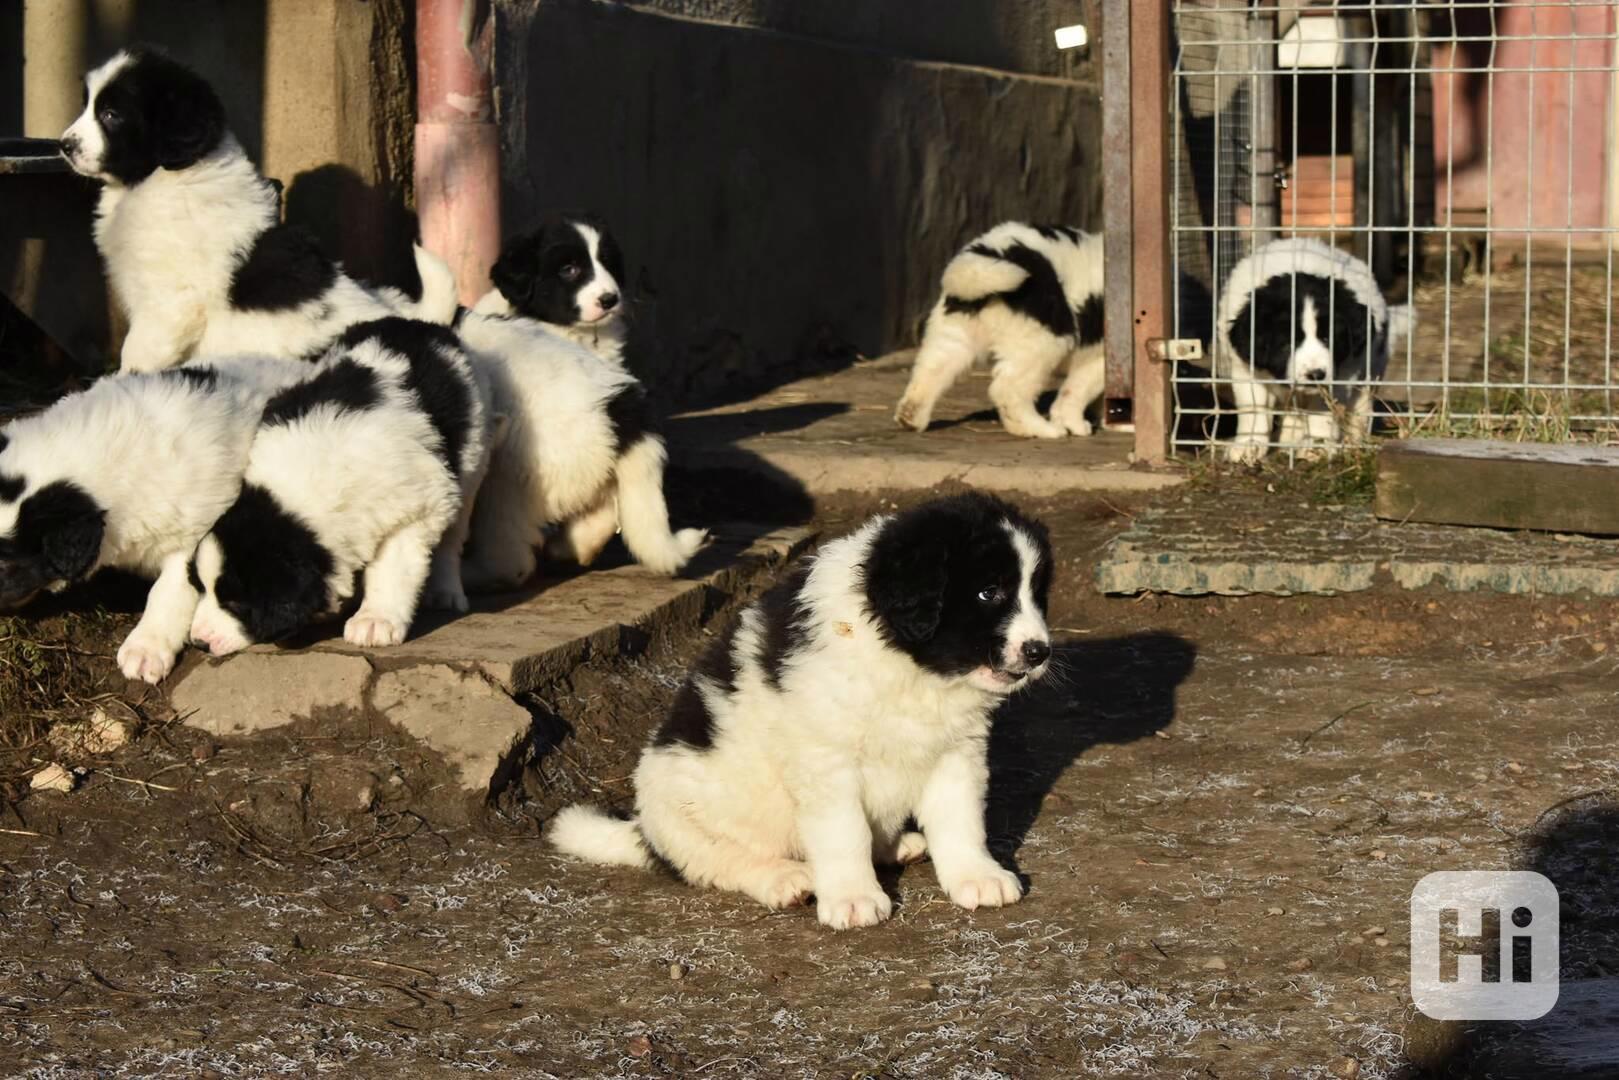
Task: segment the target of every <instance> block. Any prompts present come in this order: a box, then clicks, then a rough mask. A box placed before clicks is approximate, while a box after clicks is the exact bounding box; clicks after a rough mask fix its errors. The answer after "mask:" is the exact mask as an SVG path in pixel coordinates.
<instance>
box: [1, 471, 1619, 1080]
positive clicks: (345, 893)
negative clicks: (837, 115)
mask: <svg viewBox="0 0 1619 1080" xmlns="http://www.w3.org/2000/svg"><path fill="white" fill-rule="evenodd" d="M885 501H886V500H883V499H869V500H862V501H859V502H856V501H845V502H834V503H833V504H831V505H830V506H829V507H827V508H826V509H825V510H824V511H823V512H822V514H821V520H822V522H823V524H825V525H827V526H828V527H829V528H830V529H833V530H836V529H838V528H843V527H847V525H848V524H850V523H852V522H853V521H854V520H856V519H857V518H858V516H859V515H860V514H861V513H863V512H864V511H865V510H867V509H870V508H871V507H872V506H874V505H878V504H881V503H883V502H885ZM1135 505H1137V504H1130V505H1122V504H1118V503H1117V502H1116V501H1115V502H1109V501H1105V500H1102V499H1095V498H1090V499H1087V498H1079V499H1072V500H1065V501H1062V502H1058V501H1055V500H1053V501H1048V502H1045V503H1043V504H1035V505H1033V506H1032V508H1033V509H1036V510H1038V511H1039V512H1041V513H1042V515H1043V516H1044V517H1045V519H1046V520H1047V522H1048V523H1049V524H1050V525H1051V527H1052V530H1053V534H1054V539H1055V542H1056V545H1057V551H1058V554H1059V563H1060V565H1059V574H1058V578H1057V585H1056V589H1055V593H1054V596H1053V602H1052V613H1051V614H1052V625H1053V626H1054V627H1056V628H1058V629H1057V637H1058V639H1059V640H1060V642H1061V649H1060V655H1061V657H1062V666H1061V670H1060V672H1058V673H1057V674H1056V675H1054V676H1053V677H1052V678H1050V679H1049V680H1047V681H1046V683H1045V684H1044V685H1043V686H1041V687H1039V688H1038V689H1036V690H1035V691H1033V692H1031V693H1029V694H1027V695H1025V696H1023V697H1020V698H1018V699H1017V700H1015V701H1014V702H1012V703H1011V704H1010V705H1009V706H1008V707H1007V709H1006V710H1005V713H1004V715H1003V716H1002V718H1001V719H1000V721H999V725H998V727H997V729H996V733H995V738H994V765H995V770H994V788H993V796H992V799H993V806H992V809H991V815H990V816H991V828H992V833H993V835H994V837H995V841H994V843H995V847H996V850H997V852H998V854H999V855H1000V856H1001V857H1002V858H1004V859H1005V860H1006V861H1007V862H1008V864H1009V865H1012V866H1014V867H1015V868H1016V869H1017V870H1018V872H1020V873H1021V874H1022V875H1024V876H1025V878H1026V880H1027V883H1028V895H1027V897H1026V898H1025V899H1024V901H1023V902H1022V903H1021V904H1019V905H1017V906H1015V907H1011V908H1008V909H1005V910H1001V911H981V912H976V913H969V912H966V911H963V910H960V909H957V908H955V907H953V906H951V905H950V904H949V903H948V902H947V901H946V900H945V899H944V897H943V896H942V894H941V893H940V891H939V889H938V887H937V885H936V883H935V881H934V879H933V875H932V872H931V867H930V866H929V865H928V864H926V863H922V864H920V865H916V866H912V867H909V868H907V869H906V870H904V871H903V872H901V873H897V874H893V875H890V877H889V879H888V884H889V886H890V888H891V889H892V891H893V893H894V895H895V897H896V901H897V903H896V909H895V916H894V918H893V919H892V920H891V921H890V922H888V923H887V924H885V925H883V926H881V927H878V928H875V929H869V930H861V931H853V932H848V933H842V934H835V933H832V932H829V931H826V930H824V929H823V928H821V927H820V926H819V925H818V924H817V923H816V921H815V919H814V916H813V914H812V913H810V912H807V911H791V912H784V913H771V912H767V911H765V910H763V909H761V908H759V907H757V906H755V905H754V904H753V903H752V902H750V901H748V900H746V899H744V898H741V897H737V896H730V895H722V894H717V893H707V892H698V891H695V890H693V889H690V888H687V887H685V886H683V885H681V884H680V883H678V882H677V881H675V880H672V879H671V878H669V877H667V876H661V875H655V874H637V873H633V872H627V871H626V872H616V871H615V872H603V871H601V870H598V869H593V868H586V867H581V866H578V865H573V864H570V863H568V862H565V861H563V860H562V859H560V858H557V857H555V856H553V855H552V854H551V853H549V852H548V851H547V850H546V848H545V847H544V846H543V845H542V844H541V842H540V841H539V839H538V834H539V830H540V826H541V823H542V822H543V820H544V818H545V816H546V815H547V814H548V813H549V812H551V811H552V810H553V809H554V808H555V807H556V806H557V805H560V804H561V803H563V802H565V801H568V800H570V799H572V798H577V797H589V798H593V799H597V800H600V801H603V802H606V803H622V802H623V801H624V800H625V799H626V798H627V797H628V794H629V791H628V784H627V779H626V778H627V775H628V772H629V768H630V765H631V762H632V761H633V757H634V753H635V750H636V749H637V747H638V745H639V743H640V741H641V739H642V738H644V736H645V733H646V732H647V731H648V730H649V729H650V728H651V727H652V726H653V725H654V724H655V723H656V721H657V718H658V714H659V712H660V711H661V709H662V708H663V707H664V706H665V705H666V703H667V702H668V700H669V698H670V697H671V696H672V693H673V690H674V688H675V686H676V685H677V683H678V680H679V678H680V675H681V673H682V671H683V667H684V664H685V662H686V661H687V660H688V659H689V657H690V655H691V654H692V653H693V652H694V651H695V650H696V649H697V648H698V647H700V645H701V641H699V640H695V639H694V640H689V641H680V642H673V643H667V644H664V645H660V646H658V647H655V648H654V649H652V650H651V651H650V652H648V653H646V654H644V655H643V656H641V657H640V658H638V659H635V660H633V661H613V662H604V663H600V664H596V665H592V666H587V667H586V668H584V669H582V670H580V671H579V672H578V673H577V674H576V675H575V676H574V678H573V679H572V680H571V681H570V682H569V683H568V684H566V685H560V686H556V687H554V688H552V690H551V691H549V692H548V693H546V694H543V695H540V698H539V700H537V701H536V702H535V706H536V709H537V711H538V712H539V713H540V714H541V715H542V716H545V717H547V718H548V721H549V723H548V724H547V725H546V728H547V731H548V733H549V734H550V735H554V736H560V745H559V746H558V748H557V750H556V751H555V752H554V753H552V754H550V755H549V756H548V757H547V758H546V759H545V761H544V762H543V764H542V766H541V769H540V770H539V771H537V772H536V773H535V774H533V775H531V776H529V777H528V778H527V779H526V781H525V784H524V791H523V792H522V793H517V794H514V795H512V796H510V797H508V798H506V799H504V800H502V802H501V803H500V805H499V806H498V807H496V808H495V809H494V810H492V811H491V812H490V813H489V814H487V815H486V816H484V817H483V818H481V819H479V820H477V821H475V822H474V823H473V824H470V825H467V824H461V825H455V824H451V823H450V820H451V818H450V816H449V815H447V814H445V813H442V812H441V810H442V807H441V806H440V804H439V803H438V802H436V801H435V799H436V798H438V795H437V793H436V791H435V787H434V783H435V781H434V776H435V773H434V769H435V766H434V765H433V763H431V762H428V761H425V760H423V759H421V756H420V754H419V753H418V752H417V751H415V750H414V749H413V748H412V746H411V744H409V743H408V742H406V741H404V740H401V739H399V738H398V737H396V736H395V735H394V734H393V733H391V732H389V731H387V730H368V729H365V728H363V727H356V726H355V725H353V724H352V723H349V724H344V723H338V722H335V721H334V722H331V723H325V724H308V725H304V726H302V727H300V728H298V729H295V730H293V731H291V732H287V733H283V734H278V735H276V736H274V737H270V738H260V739H257V740H254V741H243V742H225V743H223V744H219V743H214V742H208V741H206V740H204V739H203V738H202V737H201V736H199V735H196V734H194V733H191V732H189V731H188V730H187V729H185V728H184V727H183V726H180V725H177V724H173V723H165V722H164V721H165V716H164V714H163V712H162V709H161V703H160V702H153V701H147V702H145V703H144V704H142V705H141V706H140V708H141V709H143V710H144V712H143V716H144V717H145V719H146V725H145V727H144V729H143V733H142V734H141V736H140V738H139V739H138V740H137V741H136V742H135V743H134V744H132V745H131V746H129V747H126V748H124V749H122V750H119V751H117V752H116V753H114V754H112V755H109V756H104V757H99V758H96V757H91V758H86V759H84V763H85V764H86V765H88V766H90V771H89V773H88V775H87V777H86V779H85V781H84V783H83V784H82V786H81V787H80V788H79V790H78V791H76V792H74V793H73V794H71V795H60V794H27V793H26V792H25V791H24V790H23V788H22V786H21V785H19V784H18V783H17V779H18V778H19V777H20V776H22V775H23V772H24V770H25V769H26V768H27V767H28V759H29V758H30V757H37V756H39V755H40V753H41V752H42V751H43V747H42V746H40V745H38V744H36V745H33V746H30V747H26V748H24V749H22V750H20V751H12V752H11V753H10V754H9V755H6V756H0V777H9V778H11V779H10V780H9V781H8V787H7V789H6V801H5V803H4V804H3V805H0V1074H4V1075H18V1076H29V1077H78V1076H91V1075H97V1076H100V1075H117V1076H182V1075H183V1076H257V1075H270V1074H277V1075H315V1074H322V1073H325V1074H331V1075H342V1076H394V1077H397V1076H419V1075H431V1074H437V1073H439V1072H441V1071H442V1072H446V1073H447V1072H449V1071H451V1070H462V1071H482V1072H493V1073H501V1074H507V1075H519V1076H536V1077H544V1076H558V1077H585V1076H592V1077H595V1076H601V1077H617V1076H626V1077H644V1076H702V1077H725V1076H759V1077H787V1076H805V1077H825V1076H841V1077H895V1078H898V1077H961V1078H968V1077H973V1078H976V1077H1002V1076H1005V1077H1030V1076H1061V1077H1083V1076H1155V1077H1156V1076H1165V1077H1214V1078H1259V1077H1361V1078H1373V1077H1390V1076H1411V1075H1415V1074H1416V1071H1417V1067H1416V1065H1415V1064H1413V1059H1416V1060H1417V1061H1420V1062H1421V1063H1423V1064H1426V1065H1428V1066H1430V1067H1431V1068H1433V1069H1434V1070H1435V1071H1436V1072H1437V1073H1439V1074H1441V1075H1453V1076H1465V1075H1482V1073H1480V1072H1479V1071H1478V1069H1479V1068H1482V1067H1479V1066H1475V1065H1472V1064H1469V1063H1470V1062H1472V1061H1475V1060H1476V1059H1475V1058H1474V1057H1470V1056H1469V1055H1473V1054H1487V1053H1488V1052H1489V1051H1490V1047H1492V1046H1495V1045H1497V1044H1499V1043H1500V1041H1501V1040H1502V1039H1503V1038H1504V1037H1505V1036H1504V1034H1503V1033H1492V1032H1473V1033H1468V1032H1462V1031H1454V1030H1446V1029H1442V1028H1439V1027H1438V1026H1437V1025H1428V1024H1423V1023H1420V1022H1414V1021H1413V1009H1412V1008H1411V1005H1410V999H1409V994H1408V987H1407V964H1408V954H1407V948H1406V945H1407V939H1408V928H1407V919H1408V915H1407V908H1406V900H1407V897H1408V896H1409V893H1410V891H1411V888H1412V886H1413V885H1414V884H1415V883H1416V881H1417V880H1418V879H1419V878H1420V877H1422V876H1423V875H1424V874H1426V873H1428V872H1430V871H1433V870H1440V869H1493V868H1505V867H1510V866H1536V867H1541V868H1544V869H1546V870H1547V872H1549V873H1552V874H1553V876H1554V879H1556V880H1557V881H1558V883H1559V885H1560V886H1561V887H1562V889H1563V903H1564V912H1565V914H1564V953H1563V955H1564V970H1563V975H1564V978H1565V980H1566V979H1572V978H1577V977H1578V978H1597V977H1602V976H1609V975H1614V974H1619V895H1616V894H1619V885H1615V884H1614V883H1615V882H1616V881H1619V874H1615V873H1614V871H1615V869H1619V867H1616V865H1615V864H1616V863H1619V858H1616V854H1615V850H1616V848H1615V840H1614V837H1615V836H1619V832H1616V831H1615V829H1614V828H1613V825H1614V823H1615V821H1616V820H1619V819H1616V818H1615V816H1614V813H1615V812H1614V810H1613V808H1612V803H1611V802H1610V801H1609V799H1610V796H1611V793H1612V792H1613V791H1614V790H1615V788H1616V787H1619V752H1616V746H1619V710H1616V708H1615V703H1616V702H1619V660H1616V657H1619V610H1616V608H1615V607H1614V605H1613V604H1612V603H1611V602H1605V603H1598V602H1585V601H1562V600H1560V601H1556V602H1551V601H1546V602H1537V601H1534V600H1530V599H1509V598H1499V597H1478V596H1455V595H1450V594H1443V593H1434V594H1400V593H1383V592H1377V593H1366V594H1360V595H1356V596H1349V597H1341V598H1297V599H1275V598H1245V599H1211V600H1188V599H1150V598H1149V599H1142V600H1132V599H1118V598H1104V597H1101V596H1098V595H1096V593H1095V591H1094V588H1093V587H1092V584H1091V580H1092V578H1091V571H1092V566H1093V564H1094V560H1095V557H1096V555H1097V553H1098V552H1099V550H1100V548H1101V547H1102V546H1103V545H1104V544H1105V543H1106V542H1107V541H1108V539H1110V538H1111V537H1112V536H1113V535H1115V534H1116V533H1117V532H1118V531H1119V530H1120V529H1122V528H1123V527H1125V526H1126V525H1127V523H1128V519H1129V515H1130V513H1132V512H1133V511H1134V508H1135ZM119 618H120V616H117V615H114V616H111V617H109V621H110V622H111V623H112V624H114V625H113V626H112V627H111V629H110V630H109V633H108V635H107V640H108V641H111V640H115V639H116V629H117V624H118V620H119ZM125 618H127V617H125ZM102 647H103V648H106V649H107V651H110V647H109V646H106V645H105V644H104V645H103V646H102ZM92 651H93V650H92ZM1481 1048H1482V1049H1481ZM1495 1074H1496V1075H1510V1073H1495Z"/></svg>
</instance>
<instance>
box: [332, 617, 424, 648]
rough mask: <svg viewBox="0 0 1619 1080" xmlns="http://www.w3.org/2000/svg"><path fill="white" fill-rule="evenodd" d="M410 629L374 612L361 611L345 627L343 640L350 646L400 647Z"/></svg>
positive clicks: (395, 620)
mask: <svg viewBox="0 0 1619 1080" xmlns="http://www.w3.org/2000/svg"><path fill="white" fill-rule="evenodd" d="M409 629H410V627H408V626H405V625H403V624H401V623H400V622H399V621H398V620H397V619H390V618H388V617H387V616H386V615H378V614H377V613H375V612H372V611H363V610H362V611H359V612H356V613H355V614H354V616H353V617H352V618H350V619H349V621H348V622H347V623H345V624H344V625H343V640H344V641H346V642H348V643H349V644H350V645H365V646H377V645H398V644H399V643H400V642H401V641H404V640H405V632H406V631H407V630H409Z"/></svg>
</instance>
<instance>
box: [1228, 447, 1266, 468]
mask: <svg viewBox="0 0 1619 1080" xmlns="http://www.w3.org/2000/svg"><path fill="white" fill-rule="evenodd" d="M1269 451H1270V446H1269V444H1267V443H1239V442H1232V443H1226V445H1225V446H1224V447H1223V448H1222V455H1223V456H1224V457H1225V459H1226V460H1227V461H1230V462H1233V463H1235V464H1238V465H1252V464H1254V463H1256V462H1258V461H1259V460H1260V459H1261V458H1263V457H1264V456H1265V455H1266V454H1267V453H1269Z"/></svg>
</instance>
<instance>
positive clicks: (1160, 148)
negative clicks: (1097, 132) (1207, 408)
mask: <svg viewBox="0 0 1619 1080" xmlns="http://www.w3.org/2000/svg"><path fill="white" fill-rule="evenodd" d="M1118 6H1121V7H1122V6H1124V5H1118ZM1128 6H1129V24H1130V173H1131V185H1130V186H1131V188H1132V189H1133V193H1132V198H1131V203H1132V205H1131V226H1130V241H1131V256H1130V261H1131V275H1132V282H1131V285H1132V290H1131V291H1132V299H1131V312H1130V314H1131V326H1132V330H1133V337H1134V351H1133V353H1132V355H1133V356H1134V358H1135V394H1134V404H1133V412H1134V419H1135V428H1136V432H1135V434H1136V446H1135V450H1136V461H1137V462H1140V463H1144V464H1148V465H1159V464H1162V463H1164V462H1165V461H1166V460H1168V457H1169V449H1170V447H1169V436H1170V430H1171V425H1172V424H1173V423H1174V416H1173V415H1172V413H1173V410H1172V405H1171V400H1170V374H1171V372H1172V371H1173V365H1172V363H1170V362H1165V361H1161V360H1155V359H1153V357H1152V355H1151V349H1150V348H1149V344H1148V343H1149V342H1156V341H1162V340H1163V339H1165V338H1168V337H1170V336H1171V332H1172V329H1173V328H1172V326H1171V318H1170V316H1171V310H1172V298H1173V295H1174V294H1173V293H1172V292H1171V291H1170V290H1171V288H1172V287H1173V282H1171V281H1170V258H1169V243H1170V235H1169V187H1170V185H1169V138H1168V135H1169V91H1170V87H1169V74H1170V66H1169V8H1170V0H1136V2H1135V3H1132V4H1129V5H1128ZM1102 29H1103V32H1104V33H1108V32H1109V27H1108V26H1104V27H1103V28H1102Z"/></svg>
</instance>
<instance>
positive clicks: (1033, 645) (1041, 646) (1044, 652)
mask: <svg viewBox="0 0 1619 1080" xmlns="http://www.w3.org/2000/svg"><path fill="white" fill-rule="evenodd" d="M1050 655H1051V646H1050V645H1048V644H1046V643H1045V642H1044V641H1025V642H1024V643H1023V659H1025V660H1027V661H1028V662H1029V666H1030V667H1037V666H1039V665H1040V664H1043V663H1045V662H1046V659H1047V658H1048V657H1049V656H1050Z"/></svg>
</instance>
